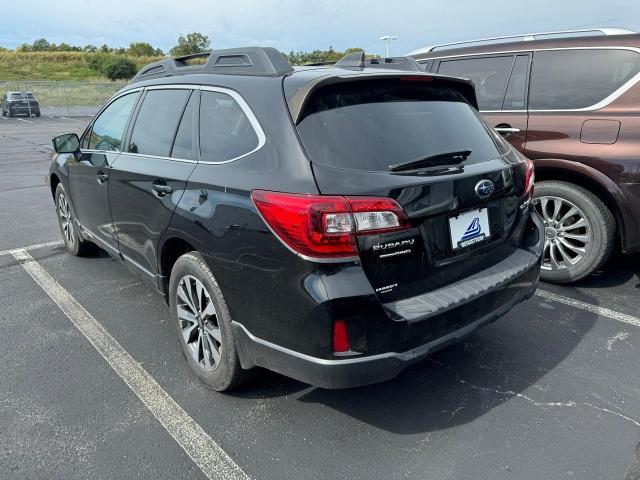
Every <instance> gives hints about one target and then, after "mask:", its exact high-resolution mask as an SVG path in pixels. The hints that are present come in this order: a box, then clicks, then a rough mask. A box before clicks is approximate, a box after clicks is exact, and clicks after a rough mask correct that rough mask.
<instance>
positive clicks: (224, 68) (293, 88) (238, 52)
mask: <svg viewBox="0 0 640 480" xmlns="http://www.w3.org/2000/svg"><path fill="white" fill-rule="evenodd" d="M195 59H199V60H201V61H200V63H198V64H195V65H194V64H191V63H190V61H191V60H195ZM403 76H406V77H407V79H408V80H414V79H422V80H427V81H435V82H436V83H445V82H446V83H448V84H449V85H450V86H451V85H454V86H455V88H457V90H458V91H459V92H460V93H461V94H462V95H463V96H464V97H465V98H466V99H467V100H468V101H469V103H470V104H471V105H473V106H474V107H476V108H477V99H476V95H475V90H474V87H473V83H472V82H471V81H470V80H468V79H463V78H457V77H448V76H443V75H436V74H431V73H426V72H424V71H423V70H422V69H421V67H420V66H419V65H418V64H417V62H416V61H415V60H414V59H412V58H409V57H391V58H382V59H380V58H366V57H365V54H364V52H353V53H350V54H348V55H346V56H345V57H343V58H342V59H340V60H339V61H337V62H336V63H335V64H333V65H309V66H297V67H292V66H291V65H290V64H289V62H288V61H287V59H286V57H285V56H284V55H283V54H282V53H281V52H279V51H278V50H276V49H274V48H271V47H246V48H236V49H227V50H217V51H215V52H211V53H202V54H196V55H190V56H187V57H179V58H167V59H163V60H160V61H159V62H155V63H152V64H149V65H147V66H144V67H142V69H140V71H139V72H138V74H137V75H136V76H135V77H134V78H133V80H132V81H131V83H130V84H129V85H128V86H127V87H125V88H124V89H123V91H124V90H131V89H134V88H138V87H149V86H157V85H167V86H170V85H175V84H193V85H212V86H222V87H227V88H240V85H241V84H242V83H244V82H251V84H252V88H253V85H255V83H253V82H256V81H274V80H276V81H279V82H282V81H283V79H284V85H283V87H284V94H285V97H286V100H287V102H288V103H289V109H290V111H291V113H292V115H293V117H294V120H296V119H297V117H298V115H299V114H300V111H301V109H302V106H303V104H304V102H305V99H306V98H308V95H309V94H310V93H311V92H312V91H314V90H315V89H316V88H318V87H320V86H324V85H328V84H332V83H340V82H347V81H352V80H355V79H365V78H366V79H371V80H376V79H389V78H398V77H403ZM245 85H246V83H245Z"/></svg>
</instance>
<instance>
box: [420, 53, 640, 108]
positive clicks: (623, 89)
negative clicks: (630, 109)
mask: <svg viewBox="0 0 640 480" xmlns="http://www.w3.org/2000/svg"><path fill="white" fill-rule="evenodd" d="M563 50H629V51H632V52H635V53H637V54H640V48H637V47H626V46H617V47H616V46H611V47H556V48H527V49H523V50H505V51H494V52H480V53H463V54H458V55H445V56H442V57H429V58H423V59H420V60H419V61H418V63H426V62H428V61H429V60H443V59H454V58H465V57H480V56H491V55H500V54H518V53H530V52H533V53H535V52H553V51H563ZM638 82H640V72H638V73H637V74H636V75H634V76H633V77H631V78H630V79H629V80H627V81H626V82H625V83H624V84H622V85H621V86H619V87H618V88H617V89H616V90H614V91H613V92H611V93H610V94H609V95H607V96H606V97H605V98H603V99H602V100H600V101H599V102H597V103H594V104H593V105H591V106H589V107H581V108H564V109H562V108H561V109H529V110H481V113H509V112H511V113H516V112H527V111H528V112H529V113H536V112H540V113H552V112H591V111H594V110H600V109H601V108H604V107H606V106H607V105H609V104H611V103H613V102H614V101H615V100H617V99H618V98H620V97H621V96H622V95H624V94H625V93H627V92H628V91H629V90H630V89H631V88H632V87H633V86H635V85H636V84H637V83H638Z"/></svg>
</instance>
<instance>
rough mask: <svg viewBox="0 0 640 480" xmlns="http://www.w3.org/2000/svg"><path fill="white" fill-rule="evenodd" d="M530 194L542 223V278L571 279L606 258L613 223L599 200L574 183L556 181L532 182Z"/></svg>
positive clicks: (586, 272)
mask: <svg viewBox="0 0 640 480" xmlns="http://www.w3.org/2000/svg"><path fill="white" fill-rule="evenodd" d="M534 197H535V206H536V210H537V211H538V213H539V214H540V216H541V217H542V220H543V222H545V248H544V259H543V263H542V270H541V272H540V278H542V280H544V281H546V282H552V283H571V282H575V281H577V280H580V279H582V278H584V277H586V276H587V275H589V274H591V273H593V272H594V271H595V270H596V269H598V268H599V267H601V266H602V265H603V264H604V263H605V262H606V261H607V260H608V259H609V257H610V256H611V253H612V251H613V248H614V243H615V234H616V222H615V218H614V216H613V214H612V213H611V210H609V209H608V208H607V206H606V205H605V204H604V203H603V202H602V200H600V199H599V198H598V197H597V196H595V195H594V194H593V193H591V192H589V191H588V190H586V189H584V188H582V187H580V186H578V185H575V184H573V183H569V182H561V181H557V180H547V181H542V182H539V183H536V186H535V194H534ZM556 209H557V210H556Z"/></svg>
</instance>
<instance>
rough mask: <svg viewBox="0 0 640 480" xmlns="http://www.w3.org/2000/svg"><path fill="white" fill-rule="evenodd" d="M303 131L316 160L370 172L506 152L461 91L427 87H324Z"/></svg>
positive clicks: (473, 159) (363, 83) (384, 84)
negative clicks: (445, 156)
mask: <svg viewBox="0 0 640 480" xmlns="http://www.w3.org/2000/svg"><path fill="white" fill-rule="evenodd" d="M298 132H299V134H300V137H301V139H302V143H303V144H304V147H305V149H306V150H307V153H308V154H309V156H310V157H311V160H312V161H314V162H317V163H321V164H324V165H329V166H334V167H340V168H348V169H354V170H367V171H388V167H389V165H392V164H398V163H403V162H408V161H412V160H417V159H420V158H424V157H426V156H430V155H434V154H437V153H443V152H450V151H457V150H465V149H469V150H471V151H472V153H471V155H470V156H469V157H468V159H467V160H466V162H465V163H474V162H478V161H483V160H487V159H490V158H495V157H497V156H499V155H501V154H502V153H503V152H504V151H505V149H506V148H507V147H505V145H504V143H502V142H501V140H500V139H499V138H497V136H496V135H493V134H490V133H489V132H488V131H487V128H486V127H485V124H484V123H483V121H482V120H481V119H480V116H479V115H478V113H477V112H476V111H475V110H474V109H473V107H471V106H470V105H469V104H468V103H467V102H466V100H465V99H464V97H463V96H462V95H461V94H460V93H458V92H457V91H456V90H454V89H452V88H448V87H442V86H430V85H428V84H426V82H402V81H397V80H393V81H389V80H384V81H380V80H374V81H371V80H369V81H360V82H349V83H341V84H336V85H330V86H327V87H324V88H322V89H320V90H319V91H318V92H317V93H316V94H315V95H314V96H313V98H311V99H310V100H309V101H308V102H307V105H306V106H305V110H304V113H303V120H302V121H301V122H300V123H299V124H298Z"/></svg>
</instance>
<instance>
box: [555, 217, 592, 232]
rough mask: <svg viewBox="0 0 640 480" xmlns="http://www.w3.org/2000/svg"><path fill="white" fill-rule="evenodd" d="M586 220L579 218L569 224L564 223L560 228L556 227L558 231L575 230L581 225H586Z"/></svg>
mask: <svg viewBox="0 0 640 480" xmlns="http://www.w3.org/2000/svg"><path fill="white" fill-rule="evenodd" d="M587 225H588V224H587V221H586V220H585V219H584V218H580V219H579V220H577V221H576V222H575V223H572V224H571V225H566V226H564V227H562V228H558V232H566V231H569V230H575V229H576V228H582V227H586V226H587Z"/></svg>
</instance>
